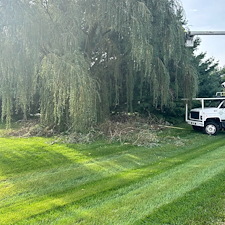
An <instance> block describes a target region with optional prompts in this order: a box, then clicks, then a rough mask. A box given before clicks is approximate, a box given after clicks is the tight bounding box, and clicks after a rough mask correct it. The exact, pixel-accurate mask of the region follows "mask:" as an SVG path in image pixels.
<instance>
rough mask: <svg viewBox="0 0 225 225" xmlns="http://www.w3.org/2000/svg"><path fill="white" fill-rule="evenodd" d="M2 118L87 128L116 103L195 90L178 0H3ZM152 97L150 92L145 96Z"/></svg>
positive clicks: (163, 101)
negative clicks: (35, 118) (36, 117)
mask: <svg viewBox="0 0 225 225" xmlns="http://www.w3.org/2000/svg"><path fill="white" fill-rule="evenodd" d="M0 15H1V18H2V20H1V21H0V32H1V33H0V48H1V53H0V98H1V104H2V110H1V117H2V119H3V120H4V119H6V121H7V124H10V121H11V118H12V116H14V115H15V113H19V114H20V113H21V112H22V113H23V115H24V119H26V117H27V115H28V114H29V113H34V111H35V110H36V111H38V110H39V111H40V113H41V121H42V123H43V124H45V125H49V126H54V127H58V128H59V129H60V130H65V129H69V128H70V129H72V130H77V131H79V130H84V129H87V128H88V127H90V126H91V125H92V124H94V123H96V122H97V121H100V120H102V119H104V118H106V117H107V116H108V115H109V112H110V110H111V109H113V108H115V107H120V108H123V110H127V111H133V107H134V105H135V104H137V102H142V101H146V99H148V103H149V106H150V107H155V108H161V109H162V108H163V107H164V106H168V105H170V104H171V103H172V102H173V101H174V100H175V99H177V98H178V97H190V96H192V95H194V94H195V92H196V83H197V82H196V80H197V79H196V77H197V74H196V69H195V67H194V66H193V65H192V63H191V59H192V57H193V55H192V51H191V50H189V49H186V48H185V47H184V31H183V28H182V20H183V19H182V8H181V7H180V5H179V3H178V2H177V1H175V0H140V1H137V0H113V1H111V0H0ZM146 96H147V97H146Z"/></svg>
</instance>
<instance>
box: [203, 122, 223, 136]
mask: <svg viewBox="0 0 225 225" xmlns="http://www.w3.org/2000/svg"><path fill="white" fill-rule="evenodd" d="M218 131H219V126H218V124H217V123H215V122H207V123H206V124H205V127H204V132H205V133H206V134H209V135H216V134H217V133H218Z"/></svg>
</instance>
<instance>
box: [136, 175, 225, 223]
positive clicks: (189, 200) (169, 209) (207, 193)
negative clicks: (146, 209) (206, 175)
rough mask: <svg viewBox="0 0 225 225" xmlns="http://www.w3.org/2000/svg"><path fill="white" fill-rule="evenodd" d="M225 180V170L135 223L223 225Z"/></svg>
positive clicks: (224, 215)
mask: <svg viewBox="0 0 225 225" xmlns="http://www.w3.org/2000/svg"><path fill="white" fill-rule="evenodd" d="M224 181H225V171H223V172H221V173H220V174H218V175H217V176H214V177H213V178H211V179H209V181H207V182H204V183H203V184H202V185H200V186H199V187H197V188H195V189H194V190H192V191H190V192H187V193H186V194H185V195H184V196H182V197H181V198H178V199H177V200H175V201H173V202H171V203H170V204H167V205H165V206H162V207H160V208H158V209H156V210H154V212H153V213H151V214H149V215H148V216H147V217H145V218H142V219H140V220H138V221H136V222H135V223H134V224H135V225H141V224H154V225H162V224H177V225H178V224H182V225H203V224H212V225H215V224H217V225H222V224H224V220H225V211H224V203H225V199H224V193H225V185H224Z"/></svg>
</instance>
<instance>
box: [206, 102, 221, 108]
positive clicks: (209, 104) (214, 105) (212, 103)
mask: <svg viewBox="0 0 225 225" xmlns="http://www.w3.org/2000/svg"><path fill="white" fill-rule="evenodd" d="M221 102H222V101H221V100H211V101H205V107H213V108H217V107H218V106H219V105H220V103H221Z"/></svg>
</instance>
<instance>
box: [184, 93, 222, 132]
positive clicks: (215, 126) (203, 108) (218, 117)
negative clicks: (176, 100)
mask: <svg viewBox="0 0 225 225" xmlns="http://www.w3.org/2000/svg"><path fill="white" fill-rule="evenodd" d="M184 100H185V101H186V113H185V120H186V122H187V123H188V124H190V125H192V127H193V129H194V130H202V131H203V132H204V133H206V134H209V135H216V134H217V133H218V131H220V130H222V129H225V93H224V92H217V94H216V97H214V98H193V99H192V100H193V101H198V102H199V103H200V104H199V107H197V108H193V109H190V110H189V103H190V101H189V100H187V99H184Z"/></svg>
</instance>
